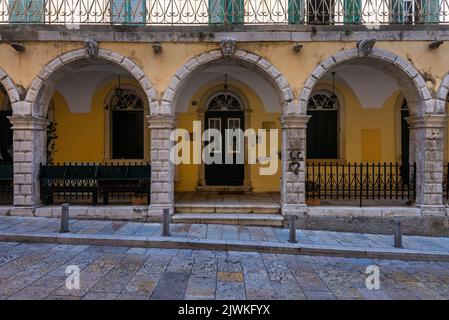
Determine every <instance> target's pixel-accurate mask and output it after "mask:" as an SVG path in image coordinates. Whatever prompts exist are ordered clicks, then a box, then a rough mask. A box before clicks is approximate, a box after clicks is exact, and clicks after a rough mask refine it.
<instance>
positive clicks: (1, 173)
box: [0, 161, 14, 204]
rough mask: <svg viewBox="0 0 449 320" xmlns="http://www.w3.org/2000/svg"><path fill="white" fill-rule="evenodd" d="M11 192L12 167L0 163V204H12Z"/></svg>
mask: <svg viewBox="0 0 449 320" xmlns="http://www.w3.org/2000/svg"><path fill="white" fill-rule="evenodd" d="M13 190H14V189H13V165H12V164H7V163H2V162H1V161H0V204H12V202H13Z"/></svg>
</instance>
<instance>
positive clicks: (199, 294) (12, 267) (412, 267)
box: [0, 242, 449, 300]
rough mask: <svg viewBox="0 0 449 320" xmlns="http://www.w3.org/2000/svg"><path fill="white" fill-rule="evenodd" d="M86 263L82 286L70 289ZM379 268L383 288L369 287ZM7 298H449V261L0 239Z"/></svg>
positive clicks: (0, 292)
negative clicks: (71, 271) (73, 271)
mask: <svg viewBox="0 0 449 320" xmlns="http://www.w3.org/2000/svg"><path fill="white" fill-rule="evenodd" d="M69 265H76V266H78V267H79V268H80V270H81V273H80V289H79V290H76V289H74V290H69V289H67V288H66V286H65V282H66V273H65V271H66V268H67V266H69ZM369 265H377V266H378V267H379V268H380V289H379V290H368V289H367V288H366V286H365V279H366V276H367V274H365V272H366V267H367V266H369ZM0 298H1V299H248V300H254V299H448V298H449V263H448V262H414V261H407V262H405V261H396V260H370V259H352V258H351V259H349V258H336V257H318V256H314V257H311V256H297V255H281V254H259V253H242V252H232V251H229V252H224V251H201V250H197V251H191V250H178V249H143V248H124V247H97V246H74V245H57V244H23V243H12V242H0Z"/></svg>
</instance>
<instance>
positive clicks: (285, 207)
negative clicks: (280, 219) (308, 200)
mask: <svg viewBox="0 0 449 320" xmlns="http://www.w3.org/2000/svg"><path fill="white" fill-rule="evenodd" d="M281 212H282V215H283V216H284V217H285V216H287V215H297V216H302V215H304V214H305V213H307V205H305V204H282V205H281Z"/></svg>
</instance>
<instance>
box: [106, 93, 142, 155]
mask: <svg viewBox="0 0 449 320" xmlns="http://www.w3.org/2000/svg"><path fill="white" fill-rule="evenodd" d="M110 108H111V112H112V117H111V120H112V122H111V124H112V158H113V159H143V157H144V155H143V154H144V147H143V141H144V132H143V120H144V119H143V115H144V103H143V101H142V99H141V98H140V97H139V96H138V95H137V94H136V93H135V92H134V91H132V90H123V89H115V91H114V94H113V95H112V97H111V102H110Z"/></svg>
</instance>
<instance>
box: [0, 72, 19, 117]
mask: <svg viewBox="0 0 449 320" xmlns="http://www.w3.org/2000/svg"><path fill="white" fill-rule="evenodd" d="M0 84H1V85H2V86H3V88H5V90H6V94H7V95H8V98H9V101H10V103H11V108H12V109H13V110H17V108H18V107H17V105H18V102H19V101H20V95H19V91H18V90H17V87H16V85H15V84H14V82H13V81H12V80H11V78H10V77H9V76H8V75H7V74H6V72H5V71H4V70H3V69H2V68H0Z"/></svg>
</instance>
